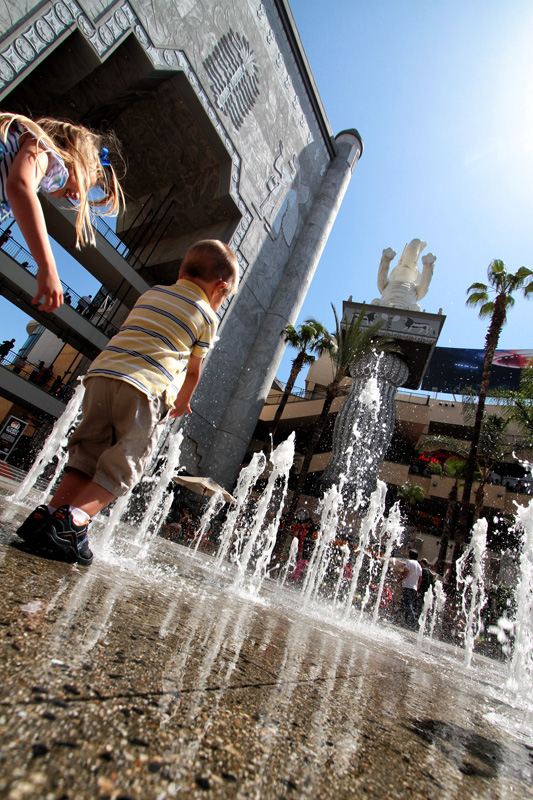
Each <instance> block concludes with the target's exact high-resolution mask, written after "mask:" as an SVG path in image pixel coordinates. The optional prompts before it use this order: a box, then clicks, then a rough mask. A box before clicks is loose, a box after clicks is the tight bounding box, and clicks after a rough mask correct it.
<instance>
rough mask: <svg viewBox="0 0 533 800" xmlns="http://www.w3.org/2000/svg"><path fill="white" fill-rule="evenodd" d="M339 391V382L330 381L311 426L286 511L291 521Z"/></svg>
mask: <svg viewBox="0 0 533 800" xmlns="http://www.w3.org/2000/svg"><path fill="white" fill-rule="evenodd" d="M338 393H339V382H338V381H332V383H330V384H329V385H328V387H327V388H326V397H325V399H324V404H323V405H322V410H321V412H320V416H319V417H318V418H317V421H316V422H315V426H314V428H313V432H312V434H311V438H310V440H309V444H308V445H307V448H306V451H305V456H304V460H303V463H302V467H301V469H300V473H299V475H298V480H297V482H296V486H295V488H294V492H293V496H292V500H291V503H290V506H289V510H288V512H287V517H288V519H289V521H292V518H293V516H294V512H295V511H296V509H297V508H298V503H299V501H300V495H301V494H302V490H303V487H304V483H305V479H306V478H307V475H308V474H309V467H310V466H311V461H312V459H313V456H314V454H315V452H316V448H317V446H318V443H319V441H320V437H321V436H322V434H323V432H324V428H325V427H326V422H327V419H328V414H329V410H330V408H331V404H332V403H333V401H334V399H335V398H336V397H337V396H338Z"/></svg>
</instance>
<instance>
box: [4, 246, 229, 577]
mask: <svg viewBox="0 0 533 800" xmlns="http://www.w3.org/2000/svg"><path fill="white" fill-rule="evenodd" d="M238 275H239V273H238V265H237V259H236V257H235V254H234V252H233V251H232V250H231V249H230V248H229V247H228V246H227V245H225V244H223V243H222V242H219V241H218V240H215V239H205V240H203V241H200V242H197V243H196V244H195V245H193V246H192V247H191V248H190V249H189V250H188V252H187V254H186V255H185V258H184V259H183V262H182V265H181V268H180V272H179V278H178V281H177V283H175V284H174V285H172V286H154V287H152V288H151V289H149V290H148V291H147V292H145V294H143V295H142V296H141V297H140V298H139V300H137V302H136V304H135V306H134V308H133V309H132V311H131V313H130V314H129V316H128V318H127V319H126V321H125V322H124V324H123V326H122V328H121V329H120V331H119V332H118V333H117V334H116V335H115V336H114V337H113V338H112V339H111V340H110V342H109V344H108V345H107V347H106V348H105V349H104V350H103V351H102V352H101V353H100V355H99V356H97V357H96V359H95V360H94V361H93V363H92V364H91V366H90V368H89V370H88V372H87V374H86V376H85V378H84V384H85V395H84V399H83V416H82V421H81V422H80V424H79V426H78V427H77V428H76V430H75V431H74V433H73V434H72V436H71V437H70V441H69V445H68V448H69V460H68V463H67V465H66V467H65V474H64V477H63V479H62V481H61V483H60V485H59V487H58V489H57V491H56V492H55V494H54V496H53V497H52V499H51V501H50V505H48V506H39V507H38V508H36V509H35V511H33V512H32V513H31V514H30V516H29V517H28V518H27V519H26V520H25V522H23V524H22V525H21V526H20V528H19V529H18V530H17V534H18V535H19V536H20V537H21V538H22V539H24V540H25V541H26V543H27V544H28V545H29V546H30V547H31V549H33V550H34V551H39V550H43V549H46V550H50V551H52V553H53V554H54V556H55V557H56V558H59V559H61V560H64V561H70V562H74V561H77V562H78V563H79V564H83V565H86V566H88V565H89V564H91V562H92V559H93V554H92V552H91V550H90V549H89V542H88V537H87V529H88V524H89V522H90V520H91V518H92V517H94V515H95V514H97V513H98V512H99V511H101V510H102V509H103V508H105V507H106V506H107V505H109V503H111V502H112V501H113V500H115V498H116V497H119V496H121V495H124V494H126V493H127V492H128V491H129V490H130V489H131V488H132V486H134V485H135V484H136V483H137V482H138V481H139V479H140V477H141V475H142V473H143V470H144V469H145V467H146V465H147V463H148V461H149V459H150V456H151V454H152V451H153V449H154V447H155V446H156V444H157V441H158V439H159V436H160V434H161V432H162V429H163V427H164V424H165V420H166V418H167V416H168V414H170V416H171V417H181V416H182V415H183V414H185V413H186V412H187V413H189V414H190V413H191V407H190V400H191V397H192V394H193V392H194V390H195V388H196V385H197V383H198V381H199V379H200V367H201V364H202V359H203V358H204V356H205V355H206V354H207V352H208V350H209V348H210V347H211V346H212V345H213V343H214V340H215V334H216V329H217V323H218V318H217V316H216V313H215V312H216V311H218V309H219V308H220V306H221V305H222V303H223V302H224V300H225V299H226V297H227V296H228V295H229V294H231V293H232V292H234V291H235V290H236V288H237V283H238ZM180 384H181V388H179V387H180Z"/></svg>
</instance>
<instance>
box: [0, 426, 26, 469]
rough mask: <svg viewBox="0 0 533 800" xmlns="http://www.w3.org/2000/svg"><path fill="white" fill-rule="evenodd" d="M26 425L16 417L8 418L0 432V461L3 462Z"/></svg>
mask: <svg viewBox="0 0 533 800" xmlns="http://www.w3.org/2000/svg"><path fill="white" fill-rule="evenodd" d="M27 426H28V423H27V422H24V421H23V420H21V419H18V417H8V420H7V422H6V424H5V425H4V427H3V428H2V430H1V431H0V461H5V460H6V458H7V457H8V455H9V454H10V452H11V451H12V450H13V448H14V447H15V445H16V443H17V442H18V440H19V439H20V437H21V436H22V434H23V433H24V430H25V428H27Z"/></svg>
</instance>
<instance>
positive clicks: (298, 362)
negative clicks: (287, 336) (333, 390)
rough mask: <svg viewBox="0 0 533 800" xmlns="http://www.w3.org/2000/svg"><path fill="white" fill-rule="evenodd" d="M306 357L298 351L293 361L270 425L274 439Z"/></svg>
mask: <svg viewBox="0 0 533 800" xmlns="http://www.w3.org/2000/svg"><path fill="white" fill-rule="evenodd" d="M304 359H305V353H304V352H303V351H302V352H301V353H298V355H297V356H296V358H295V359H294V361H293V362H292V367H291V372H290V375H289V380H288V381H287V383H286V384H285V391H284V392H283V396H282V398H281V400H280V403H279V406H278V408H277V410H276V413H275V414H274V419H273V420H272V425H271V427H270V436H271V437H272V439H273V438H274V435H275V433H276V431H277V429H278V425H279V421H280V419H281V415H282V414H283V412H284V410H285V406H286V405H287V402H288V400H289V395H290V394H291V392H292V389H293V386H294V384H295V383H296V378H297V377H298V375H299V374H300V372H301V370H302V367H303V364H304Z"/></svg>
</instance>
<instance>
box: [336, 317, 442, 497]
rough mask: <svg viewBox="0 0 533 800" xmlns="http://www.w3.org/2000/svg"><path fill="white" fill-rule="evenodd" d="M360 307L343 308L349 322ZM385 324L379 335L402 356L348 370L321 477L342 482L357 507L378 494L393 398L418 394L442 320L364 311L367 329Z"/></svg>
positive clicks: (382, 358)
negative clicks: (402, 393)
mask: <svg viewBox="0 0 533 800" xmlns="http://www.w3.org/2000/svg"><path fill="white" fill-rule="evenodd" d="M361 308H362V303H351V302H347V303H344V306H343V310H344V316H345V317H347V319H348V320H350V319H351V317H352V316H353V315H354V314H356V315H357V314H359V313H360V311H361ZM379 319H385V321H386V322H385V325H384V326H383V328H382V329H381V331H380V333H381V334H382V335H385V336H388V337H390V338H392V339H394V340H395V341H396V343H397V344H398V346H399V347H400V348H401V351H402V352H401V354H398V355H396V354H393V353H382V354H378V355H377V356H375V357H373V358H370V359H368V360H367V361H365V362H363V363H358V364H356V365H354V367H353V369H351V370H350V374H351V376H352V378H353V383H352V386H351V389H350V393H349V395H348V397H347V398H346V400H345V401H344V403H343V406H342V408H341V410H340V411H339V414H338V415H337V419H336V421H335V429H334V432H333V448H332V455H331V460H330V462H329V464H328V466H327V468H326V469H325V471H324V474H323V476H322V483H323V484H324V486H331V485H332V484H334V483H337V484H338V483H339V482H340V481H341V477H342V480H343V481H344V489H343V491H344V494H345V495H346V497H350V498H352V499H353V500H354V501H355V502H356V503H357V504H358V505H364V504H365V501H366V499H367V498H368V497H369V495H370V494H371V493H372V492H373V491H374V489H375V488H376V483H377V476H378V472H379V468H380V466H381V463H382V461H383V459H384V458H385V453H386V452H387V448H388V446H389V444H390V441H391V438H392V434H393V432H394V423H395V419H396V406H395V402H394V399H395V395H396V391H397V389H398V388H399V387H400V386H402V387H405V388H406V389H418V388H419V386H420V384H421V383H422V378H423V377H424V373H425V371H426V369H427V366H428V363H429V359H430V358H431V354H432V352H433V350H434V348H435V344H436V343H437V340H438V338H439V335H440V332H441V329H442V326H443V324H444V320H445V319H446V318H445V317H444V316H443V315H442V314H426V313H425V312H424V311H406V310H404V309H396V308H385V307H383V306H375V305H371V306H366V314H365V323H364V324H365V325H366V326H370V325H373V324H375V322H377V321H378V320H379Z"/></svg>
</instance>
